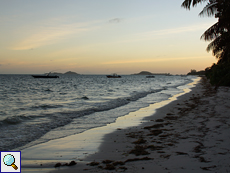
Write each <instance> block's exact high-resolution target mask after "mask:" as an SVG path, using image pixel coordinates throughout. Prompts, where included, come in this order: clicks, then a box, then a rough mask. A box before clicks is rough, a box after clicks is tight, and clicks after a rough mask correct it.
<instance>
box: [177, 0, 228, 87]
mask: <svg viewBox="0 0 230 173" xmlns="http://www.w3.org/2000/svg"><path fill="white" fill-rule="evenodd" d="M202 2H207V5H206V6H205V7H204V8H203V10H202V11H201V12H200V14H199V15H200V16H204V15H207V16H215V18H217V19H218V21H217V22H216V23H215V24H214V25H212V26H211V27H210V28H209V29H207V30H206V31H205V32H204V33H203V35H202V36H201V39H204V40H205V41H211V43H210V44H209V45H208V47H207V51H208V52H209V51H212V53H213V55H214V56H215V57H216V58H217V59H218V62H217V64H215V65H213V66H212V67H211V68H210V69H209V70H208V72H209V76H213V75H210V74H211V72H212V71H218V74H221V75H217V76H218V77H219V78H220V79H219V81H218V80H217V76H215V77H214V78H215V80H214V81H215V83H219V84H220V83H221V82H220V81H223V79H221V78H223V77H224V76H229V73H230V72H229V71H228V69H230V68H229V67H230V34H229V31H230V0H185V1H184V2H183V3H182V5H181V6H182V7H184V8H186V9H190V8H191V6H193V7H194V6H196V5H197V4H198V3H202ZM221 69H223V71H222V72H221ZM206 71H207V70H206ZM213 73H215V74H217V73H216V72H213ZM213 83H214V82H213Z"/></svg>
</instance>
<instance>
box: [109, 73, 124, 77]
mask: <svg viewBox="0 0 230 173" xmlns="http://www.w3.org/2000/svg"><path fill="white" fill-rule="evenodd" d="M107 78H121V76H120V75H117V74H116V73H114V74H112V75H107Z"/></svg>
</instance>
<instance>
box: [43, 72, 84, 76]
mask: <svg viewBox="0 0 230 173" xmlns="http://www.w3.org/2000/svg"><path fill="white" fill-rule="evenodd" d="M45 74H46V75H47V74H51V75H80V74H78V73H76V72H72V71H67V72H65V73H57V72H51V73H45Z"/></svg>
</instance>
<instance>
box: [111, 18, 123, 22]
mask: <svg viewBox="0 0 230 173" xmlns="http://www.w3.org/2000/svg"><path fill="white" fill-rule="evenodd" d="M122 21H123V19H122V18H114V19H111V20H109V23H120V22H122Z"/></svg>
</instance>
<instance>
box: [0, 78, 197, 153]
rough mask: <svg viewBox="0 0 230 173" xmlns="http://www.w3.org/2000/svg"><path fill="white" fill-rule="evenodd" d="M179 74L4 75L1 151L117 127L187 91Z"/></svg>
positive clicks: (0, 110) (0, 84)
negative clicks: (124, 118) (117, 123)
mask: <svg viewBox="0 0 230 173" xmlns="http://www.w3.org/2000/svg"><path fill="white" fill-rule="evenodd" d="M196 78H197V77H194V76H180V75H172V76H166V75H156V76H155V78H146V76H144V75H122V77H121V78H107V77H106V76H105V75H60V78H47V79H46V78H45V79H38V78H37V79H36V78H33V77H32V76H31V75H0V151H9V150H14V149H16V148H17V149H20V150H21V149H25V148H27V147H30V146H33V145H37V144H40V143H44V142H48V141H50V140H54V139H58V138H63V137H66V136H70V135H73V134H78V133H82V132H84V131H86V130H89V129H92V128H96V127H100V126H104V125H106V124H109V123H113V122H114V121H115V120H116V119H117V118H118V117H121V116H124V115H127V114H128V113H130V112H133V111H136V110H139V109H140V108H144V107H147V106H148V105H150V104H154V103H157V102H161V101H164V100H167V99H168V98H169V97H172V96H173V95H176V94H178V93H181V92H183V89H184V88H185V86H186V85H187V84H188V83H191V82H193V80H195V79H196Z"/></svg>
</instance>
